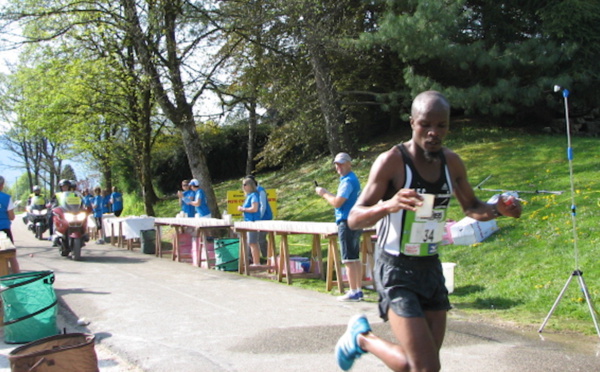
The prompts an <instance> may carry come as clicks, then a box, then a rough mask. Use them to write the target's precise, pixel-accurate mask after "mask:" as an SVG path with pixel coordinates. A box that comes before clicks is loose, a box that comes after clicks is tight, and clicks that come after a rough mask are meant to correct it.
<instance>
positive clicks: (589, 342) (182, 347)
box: [0, 218, 600, 372]
mask: <svg viewBox="0 0 600 372" xmlns="http://www.w3.org/2000/svg"><path fill="white" fill-rule="evenodd" d="M13 232H14V234H15V235H16V245H17V247H18V248H19V249H18V254H19V261H20V264H21V268H22V269H23V270H31V271H38V270H53V271H54V272H55V274H56V281H55V283H54V288H55V290H56V293H57V295H58V297H59V299H60V301H61V303H62V307H61V314H63V315H64V316H65V319H64V321H63V322H64V325H65V326H66V327H67V330H68V331H70V332H77V331H88V332H91V333H94V334H96V336H97V347H96V348H97V350H100V351H99V356H100V365H101V370H102V371H111V372H112V371H152V372H155V371H156V372H159V371H178V372H179V371H202V372H212V371H250V372H253V371H256V372H262V371H265V370H268V371H284V372H288V371H289V372H292V371H302V372H306V371H337V370H338V369H337V366H336V364H335V361H334V358H333V346H334V345H335V343H336V341H337V339H338V337H339V336H340V335H341V334H342V333H343V332H344V330H345V327H346V323H347V320H348V319H349V318H350V317H351V316H352V315H354V314H356V313H365V314H367V316H368V318H369V320H370V321H371V323H372V326H373V328H374V330H375V331H376V332H377V333H378V334H380V335H382V336H384V337H386V338H389V339H392V336H391V334H390V333H389V329H388V326H387V325H386V324H384V323H382V322H381V321H380V320H379V318H378V316H377V310H376V305H375V304H374V303H367V302H362V303H339V302H337V301H335V297H333V296H332V295H330V294H325V293H316V292H313V291H308V290H303V289H299V288H295V287H290V286H287V285H285V284H280V283H277V282H274V281H266V280H259V279H256V278H251V277H245V276H240V275H238V274H235V273H227V272H219V271H212V270H205V269H199V268H196V267H192V266H191V265H188V264H184V263H176V262H172V261H170V260H169V259H167V258H162V259H161V258H156V257H154V256H152V255H145V254H142V253H140V252H139V251H135V252H128V251H126V250H124V249H121V248H117V247H113V246H110V245H96V244H94V243H89V244H88V245H87V246H86V247H85V248H84V251H83V260H82V261H81V262H74V261H72V260H70V259H66V258H64V257H61V256H60V255H59V254H58V251H57V249H56V248H51V247H50V243H49V242H45V241H37V240H35V238H34V237H33V234H31V233H29V232H27V231H25V229H24V225H23V224H21V223H20V220H19V219H18V218H17V219H16V220H15V223H14V225H13ZM71 313H72V314H71ZM78 318H85V320H86V321H89V322H90V324H89V325H88V326H87V328H82V327H78V326H76V325H75V324H76V321H77V319H78ZM61 321H62V320H61ZM0 347H1V348H2V349H1V352H2V353H3V354H6V353H8V351H10V347H11V346H9V345H4V344H2V345H0ZM441 358H442V365H443V371H456V372H470V371H477V372H481V371H497V372H512V371H567V370H568V371H586V372H587V371H594V370H600V367H599V366H600V347H599V343H598V338H597V337H584V336H575V337H571V338H568V337H566V336H561V335H552V334H547V333H544V339H542V338H540V337H539V336H538V334H537V333H536V332H535V331H524V330H514V329H507V328H501V327H497V326H493V325H490V324H485V323H482V322H471V321H469V320H468V319H465V318H462V317H461V316H460V314H457V313H456V312H451V316H450V322H449V325H448V333H447V338H446V342H445V344H444V347H443V349H442V352H441ZM2 363H4V365H2ZM7 365H8V364H7V362H6V359H0V367H6V366H7ZM5 370H6V369H5ZM354 370H356V371H387V368H386V367H385V366H384V365H383V364H382V363H381V362H379V360H378V359H376V358H375V357H373V356H372V355H365V356H364V357H363V358H361V359H360V360H359V361H357V363H356V364H355V368H354Z"/></svg>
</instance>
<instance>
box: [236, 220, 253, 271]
mask: <svg viewBox="0 0 600 372" xmlns="http://www.w3.org/2000/svg"><path fill="white" fill-rule="evenodd" d="M239 236H240V246H239V254H238V255H239V257H240V259H239V268H238V272H239V273H240V274H245V275H250V270H248V265H250V261H249V259H248V255H247V254H246V237H247V234H246V231H240V232H239Z"/></svg>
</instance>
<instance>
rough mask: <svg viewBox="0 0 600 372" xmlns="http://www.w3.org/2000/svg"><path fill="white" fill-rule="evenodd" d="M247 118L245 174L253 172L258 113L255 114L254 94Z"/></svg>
mask: <svg viewBox="0 0 600 372" xmlns="http://www.w3.org/2000/svg"><path fill="white" fill-rule="evenodd" d="M249 106H250V107H249V110H248V111H249V114H250V117H249V118H248V119H249V121H248V159H246V174H252V172H254V155H255V153H256V126H257V123H258V115H257V114H256V96H254V97H251V98H250V104H249Z"/></svg>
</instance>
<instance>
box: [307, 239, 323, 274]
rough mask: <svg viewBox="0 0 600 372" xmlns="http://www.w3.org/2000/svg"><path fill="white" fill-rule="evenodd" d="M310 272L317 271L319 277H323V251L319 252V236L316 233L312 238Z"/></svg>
mask: <svg viewBox="0 0 600 372" xmlns="http://www.w3.org/2000/svg"><path fill="white" fill-rule="evenodd" d="M310 272H311V273H312V274H315V273H318V274H319V279H323V253H322V252H321V238H320V237H319V235H316V234H314V235H313V238H312V255H311V258H310Z"/></svg>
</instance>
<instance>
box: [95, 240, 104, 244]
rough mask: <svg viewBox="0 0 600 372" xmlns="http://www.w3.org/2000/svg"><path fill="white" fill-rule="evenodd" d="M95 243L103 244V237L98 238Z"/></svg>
mask: <svg viewBox="0 0 600 372" xmlns="http://www.w3.org/2000/svg"><path fill="white" fill-rule="evenodd" d="M96 244H104V239H98V240H97V241H96Z"/></svg>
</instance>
